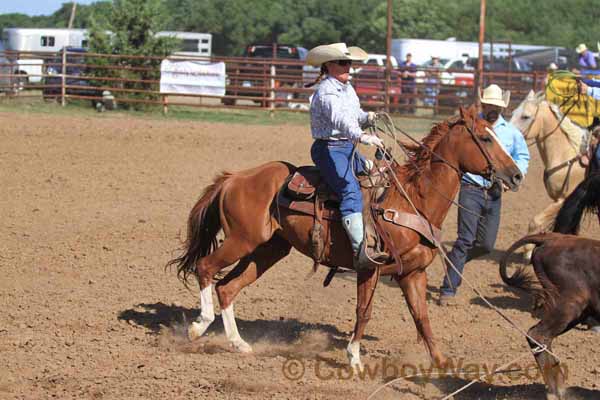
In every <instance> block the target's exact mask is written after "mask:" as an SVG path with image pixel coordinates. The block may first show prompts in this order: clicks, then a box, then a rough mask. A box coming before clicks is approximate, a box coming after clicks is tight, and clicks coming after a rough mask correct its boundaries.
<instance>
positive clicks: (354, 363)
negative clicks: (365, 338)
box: [346, 334, 363, 372]
mask: <svg viewBox="0 0 600 400" xmlns="http://www.w3.org/2000/svg"><path fill="white" fill-rule="evenodd" d="M346 353H347V355H348V359H349V360H350V366H351V367H352V368H354V370H355V371H356V370H358V371H361V372H362V370H363V365H362V362H361V361H360V342H359V341H355V340H354V334H353V335H352V337H351V338H350V342H349V343H348V347H346Z"/></svg>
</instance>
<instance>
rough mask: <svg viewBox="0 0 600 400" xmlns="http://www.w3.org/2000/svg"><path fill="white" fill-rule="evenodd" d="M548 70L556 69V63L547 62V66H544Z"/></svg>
mask: <svg viewBox="0 0 600 400" xmlns="http://www.w3.org/2000/svg"><path fill="white" fill-rule="evenodd" d="M546 69H547V70H548V71H556V70H557V69H558V65H556V63H553V62H551V63H550V64H548V68H546Z"/></svg>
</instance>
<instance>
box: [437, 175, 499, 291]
mask: <svg viewBox="0 0 600 400" xmlns="http://www.w3.org/2000/svg"><path fill="white" fill-rule="evenodd" d="M458 203H459V204H460V205H461V206H462V207H465V208H466V209H468V210H469V211H471V212H468V211H465V210H463V209H462V208H459V209H458V237H457V238H456V242H454V246H453V247H452V250H451V251H450V253H448V259H450V261H451V262H452V264H454V266H455V267H456V269H457V270H458V271H459V272H460V273H461V274H462V273H463V271H464V268H465V263H467V262H469V261H471V260H472V259H474V258H477V257H480V256H482V255H485V254H487V253H489V252H491V251H492V250H493V249H494V244H495V243H496V236H497V235H498V227H499V225H500V208H501V206H502V197H501V196H498V197H496V198H492V197H491V196H490V195H489V194H488V193H487V191H486V190H484V189H483V188H481V187H478V186H475V185H469V184H465V183H464V182H462V183H461V187H460V193H459V195H458ZM475 214H478V215H475ZM479 215H481V218H480V217H479ZM446 269H447V271H448V274H447V276H446V277H445V278H444V282H443V283H442V287H441V288H440V291H441V294H442V295H445V296H454V295H456V290H457V289H458V287H459V286H460V284H461V281H462V279H461V277H460V276H459V275H458V273H457V272H456V271H455V270H454V268H452V267H451V266H450V265H447V266H446Z"/></svg>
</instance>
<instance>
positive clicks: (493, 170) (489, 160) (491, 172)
mask: <svg viewBox="0 0 600 400" xmlns="http://www.w3.org/2000/svg"><path fill="white" fill-rule="evenodd" d="M475 121H476V118H473V124H472V125H471V128H469V126H468V125H467V124H465V127H466V128H467V131H468V132H469V133H470V134H471V137H472V138H473V140H474V141H475V144H477V147H479V151H481V153H482V154H483V157H484V158H485V161H486V162H487V164H488V165H487V173H488V174H489V177H490V178H489V181H490V182H494V181H495V180H496V167H495V166H494V162H493V161H492V157H491V156H490V153H489V152H488V151H487V149H486V148H485V147H484V146H483V143H481V140H480V139H479V138H478V137H477V135H476V134H475ZM498 144H500V143H498Z"/></svg>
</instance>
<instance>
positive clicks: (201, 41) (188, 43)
mask: <svg viewBox="0 0 600 400" xmlns="http://www.w3.org/2000/svg"><path fill="white" fill-rule="evenodd" d="M156 37H171V38H175V39H179V40H180V41H181V44H180V45H179V48H178V50H177V51H176V52H175V53H173V54H174V55H179V56H202V57H210V56H211V54H212V35H211V34H210V33H197V32H178V31H162V32H158V33H156Z"/></svg>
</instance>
